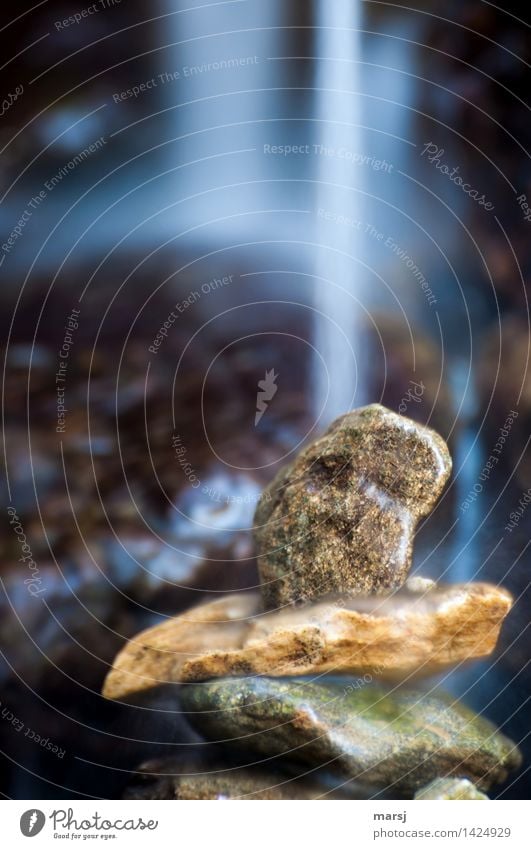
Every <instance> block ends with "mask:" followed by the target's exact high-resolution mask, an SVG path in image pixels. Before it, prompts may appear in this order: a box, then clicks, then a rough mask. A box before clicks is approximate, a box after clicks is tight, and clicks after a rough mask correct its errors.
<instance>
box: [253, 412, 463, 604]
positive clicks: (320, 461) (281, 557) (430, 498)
mask: <svg viewBox="0 0 531 849" xmlns="http://www.w3.org/2000/svg"><path fill="white" fill-rule="evenodd" d="M450 471H451V460H450V455H449V453H448V449H447V447H446V444H445V442H444V440H443V439H441V437H440V436H439V435H438V434H436V433H435V432H434V431H432V430H430V429H429V428H425V427H423V426H421V425H418V424H416V423H415V422H413V421H412V420H410V419H406V418H405V417H403V416H399V415H397V414H395V413H392V412H391V411H390V410H387V409H385V408H384V407H381V406H380V405H378V404H374V405H371V406H369V407H363V408H361V409H359V410H354V411H353V412H351V413H347V414H346V415H344V416H342V417H340V418H339V419H337V420H336V421H335V422H334V423H333V425H332V426H331V427H330V428H329V430H328V431H327V432H326V433H325V434H324V436H322V437H321V438H320V439H318V440H317V441H316V442H314V443H312V444H311V445H309V446H308V447H307V448H306V449H305V450H304V451H302V452H301V454H299V456H298V457H297V458H296V460H295V461H294V462H293V463H292V464H290V465H289V466H287V467H286V468H285V469H283V470H282V471H281V472H280V473H279V474H278V475H277V477H276V478H275V479H274V480H273V482H272V483H271V484H270V485H269V487H268V489H267V490H266V495H267V497H266V498H264V499H262V501H261V502H260V504H259V506H258V508H257V511H256V515H255V539H256V544H257V552H258V565H259V570H260V579H261V583H262V593H263V597H264V602H265V604H266V606H267V607H269V608H277V607H281V606H283V605H286V604H294V603H298V602H301V601H307V600H313V599H316V598H319V597H320V596H322V595H325V594H327V593H330V592H340V593H343V592H350V593H372V592H386V591H388V590H392V589H395V588H397V587H399V586H401V585H402V584H403V583H404V581H405V579H406V577H407V574H408V571H409V569H410V566H411V555H412V544H413V535H414V532H415V528H416V525H417V523H418V521H419V519H420V518H422V517H423V516H426V515H427V514H428V513H429V512H430V511H431V509H432V507H433V506H434V504H435V502H436V500H437V498H438V497H439V495H440V494H441V492H442V490H443V487H444V485H445V483H446V481H447V479H448V477H449V474H450Z"/></svg>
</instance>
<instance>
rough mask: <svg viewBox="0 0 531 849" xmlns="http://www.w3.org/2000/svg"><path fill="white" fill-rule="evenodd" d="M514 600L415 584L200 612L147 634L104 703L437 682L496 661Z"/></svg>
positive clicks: (235, 602)
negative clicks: (174, 690)
mask: <svg viewBox="0 0 531 849" xmlns="http://www.w3.org/2000/svg"><path fill="white" fill-rule="evenodd" d="M511 604H512V599H511V596H510V595H509V593H507V592H506V591H505V590H504V589H501V588H499V587H495V586H492V585H490V584H482V583H471V584H458V585H453V586H450V585H441V586H438V585H436V584H432V583H431V582H426V581H419V580H418V579H413V580H411V581H410V582H409V584H407V585H406V587H405V588H403V589H401V590H400V591H398V592H395V593H393V594H391V595H389V596H384V597H382V596H369V597H362V596H355V597H348V596H344V597H341V596H337V595H336V596H330V597H327V598H325V599H323V600H321V601H318V602H315V603H313V604H309V605H306V606H304V607H298V608H294V607H286V608H284V609H282V610H279V611H274V612H267V613H264V612H262V611H263V609H262V602H261V598H260V595H259V594H258V593H256V594H255V593H239V594H236V595H230V596H227V597H225V598H222V599H219V600H217V601H214V602H209V603H207V604H203V605H200V606H199V607H195V608H193V609H191V610H189V611H187V612H186V613H184V614H182V615H181V616H177V617H175V618H174V619H170V620H168V621H166V622H164V623H162V624H161V625H156V626H155V627H154V628H150V629H149V630H147V631H144V632H142V633H141V634H139V635H138V636H136V637H135V638H134V639H133V640H131V641H130V642H129V643H128V644H127V645H126V646H125V647H124V649H122V651H121V652H120V653H119V654H118V656H117V657H116V659H115V661H114V664H113V667H112V669H111V671H110V672H109V674H108V676H107V678H106V681H105V684H104V688H103V695H104V696H106V697H107V698H109V699H123V698H124V697H125V696H127V695H128V694H131V693H135V692H140V691H143V690H149V689H151V688H152V687H156V686H158V685H162V684H167V683H177V682H184V681H206V680H208V679H210V678H220V677H224V676H229V675H239V676H242V675H268V676H272V677H280V676H288V675H315V674H321V673H337V674H340V673H364V674H366V673H369V674H370V675H371V676H372V677H375V676H377V677H382V678H389V679H398V680H399V679H403V678H406V677H408V676H409V675H413V674H414V675H415V677H418V676H419V675H431V674H433V673H435V672H439V671H441V670H443V669H445V668H446V667H449V666H451V665H454V664H456V663H459V662H461V661H464V660H466V659H469V658H477V657H484V656H486V655H489V654H490V653H491V652H492V650H493V649H494V647H495V645H496V641H497V638H498V634H499V630H500V627H501V624H502V622H503V620H504V618H505V616H506V615H507V613H508V612H509V610H510V608H511Z"/></svg>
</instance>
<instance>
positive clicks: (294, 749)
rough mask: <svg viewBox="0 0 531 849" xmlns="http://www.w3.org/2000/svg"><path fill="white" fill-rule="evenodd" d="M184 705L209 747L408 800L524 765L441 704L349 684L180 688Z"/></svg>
mask: <svg viewBox="0 0 531 849" xmlns="http://www.w3.org/2000/svg"><path fill="white" fill-rule="evenodd" d="M181 700H182V705H183V707H184V709H185V710H187V711H188V718H189V719H190V721H191V722H192V724H193V725H194V726H195V727H196V728H197V729H198V730H199V731H200V732H201V733H202V734H204V736H205V737H206V738H207V739H211V740H216V741H217V742H220V741H223V742H224V744H225V745H226V746H227V747H235V748H236V749H238V748H239V749H245V750H246V751H247V752H249V751H251V752H256V753H259V754H266V755H269V756H272V755H280V756H283V757H285V758H288V759H292V760H294V761H296V762H303V763H308V764H311V765H312V766H314V767H315V766H324V765H326V767H327V768H328V769H330V770H334V772H336V773H337V774H339V775H343V776H345V777H347V778H349V779H357V780H362V781H365V782H367V783H369V784H373V785H375V786H380V787H387V788H388V789H389V788H390V789H392V790H395V791H396V792H397V793H414V792H415V791H416V790H418V789H419V787H421V786H422V785H425V784H427V783H428V782H429V781H431V780H433V779H435V778H437V777H440V776H441V775H446V776H448V775H451V774H453V773H456V774H458V775H459V776H462V777H467V778H470V779H471V780H472V781H473V782H474V783H476V784H477V785H478V787H480V788H481V789H488V788H489V787H490V786H492V785H493V784H495V783H497V782H501V781H503V780H504V779H505V778H506V776H507V774H508V771H509V770H511V769H514V768H516V767H517V766H518V765H519V764H520V762H521V757H520V754H519V752H518V749H517V747H516V746H515V745H514V744H513V743H511V741H510V740H508V739H507V738H506V737H504V735H502V734H500V733H499V732H497V731H496V728H495V726H493V725H492V724H491V723H490V722H488V721H487V720H486V719H483V718H482V717H478V716H476V715H475V714H474V713H473V712H472V711H470V710H468V709H467V708H465V707H464V706H463V705H461V704H459V703H456V702H454V701H453V700H452V699H451V698H450V697H448V696H445V695H440V694H437V695H432V694H430V693H428V692H423V691H419V690H410V689H406V688H403V689H396V690H394V691H389V690H388V689H387V688H384V687H382V686H380V685H377V684H374V683H372V684H368V685H367V686H365V687H362V688H360V689H349V682H348V679H344V680H330V679H328V680H326V681H323V682H319V683H317V682H309V681H306V680H304V679H283V680H282V679H272V678H255V679H227V680H223V681H215V682H209V683H203V684H190V685H186V686H184V687H183V688H182V694H181Z"/></svg>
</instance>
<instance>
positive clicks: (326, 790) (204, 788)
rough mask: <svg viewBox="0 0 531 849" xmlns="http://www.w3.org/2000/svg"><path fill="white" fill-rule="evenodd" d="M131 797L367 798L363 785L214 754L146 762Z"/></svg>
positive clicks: (132, 786) (126, 795) (127, 796)
mask: <svg viewBox="0 0 531 849" xmlns="http://www.w3.org/2000/svg"><path fill="white" fill-rule="evenodd" d="M123 798H124V799H129V800H134V799H138V800H148V799H150V800H168V799H173V800H177V801H186V800H192V799H203V800H207V799H208V800H215V801H222V800H226V799H241V800H252V799H266V800H277V799H278V800H285V799H297V800H306V799H352V798H367V796H366V795H363V794H362V793H361V790H358V788H353V789H352V788H351V787H350V782H349V783H348V784H347V785H345V787H340V788H337V789H336V788H335V787H334V785H333V783H330V782H329V781H328V782H327V781H326V779H325V777H321V776H312V777H311V778H306V777H301V776H298V775H293V774H288V773H285V772H282V771H279V770H275V771H274V772H273V771H270V770H268V769H262V768H260V767H238V766H234V765H233V764H231V763H230V762H225V763H220V762H219V761H212V760H210V759H208V758H204V757H200V758H196V759H192V760H190V759H187V758H185V759H184V760H183V759H171V758H170V759H160V760H154V761H148V762H147V763H144V764H142V766H140V767H139V768H138V770H137V771H136V774H135V776H134V779H133V781H132V783H131V784H130V786H129V787H128V788H127V790H126V791H125V793H124V795H123Z"/></svg>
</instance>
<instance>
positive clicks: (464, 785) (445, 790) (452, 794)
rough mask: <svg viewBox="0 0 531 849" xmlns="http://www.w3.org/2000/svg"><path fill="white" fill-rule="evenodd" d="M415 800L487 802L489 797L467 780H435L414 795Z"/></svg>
mask: <svg viewBox="0 0 531 849" xmlns="http://www.w3.org/2000/svg"><path fill="white" fill-rule="evenodd" d="M415 799H426V800H428V799H429V800H432V799H444V800H449V799H477V800H482V801H488V800H489V797H488V796H486V795H485V793H482V792H481V790H478V788H477V787H476V785H475V784H473V783H472V782H471V781H469V780H468V778H436V779H435V781H432V782H431V783H430V784H428V785H427V787H422V788H421V789H420V790H419V791H418V792H417V793H415Z"/></svg>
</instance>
